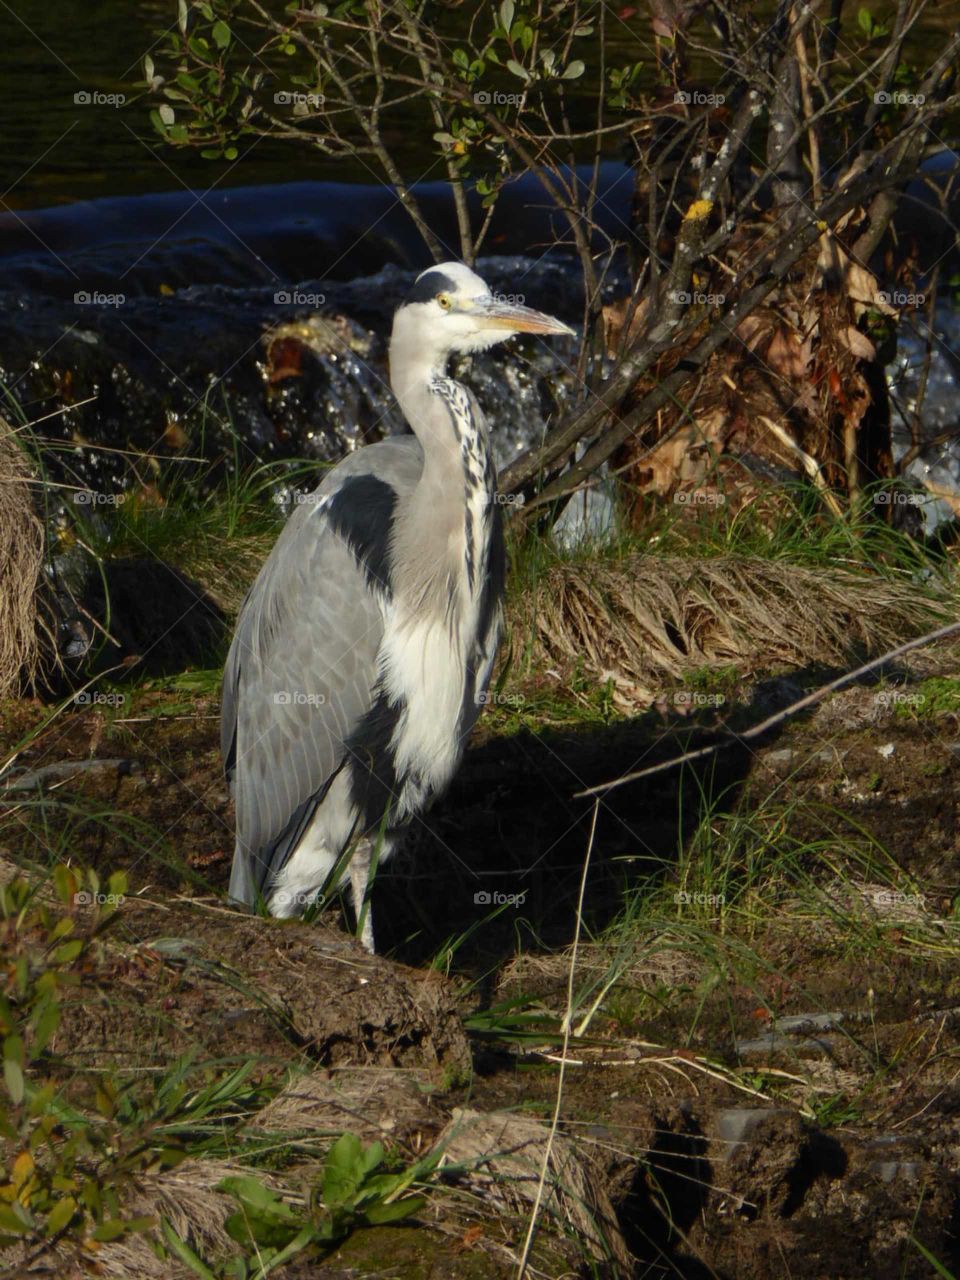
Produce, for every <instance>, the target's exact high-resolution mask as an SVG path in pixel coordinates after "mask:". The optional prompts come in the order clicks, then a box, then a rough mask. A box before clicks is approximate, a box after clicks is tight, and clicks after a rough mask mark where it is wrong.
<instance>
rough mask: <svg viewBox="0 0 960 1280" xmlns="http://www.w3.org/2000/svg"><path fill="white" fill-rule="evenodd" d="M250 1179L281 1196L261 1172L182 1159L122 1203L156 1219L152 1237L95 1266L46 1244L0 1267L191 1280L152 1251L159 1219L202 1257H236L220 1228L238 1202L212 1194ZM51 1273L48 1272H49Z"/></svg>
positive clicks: (63, 1275) (122, 1279) (70, 1279)
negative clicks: (226, 1183) (226, 1182)
mask: <svg viewBox="0 0 960 1280" xmlns="http://www.w3.org/2000/svg"><path fill="white" fill-rule="evenodd" d="M250 1173H253V1174H254V1176H255V1177H257V1178H258V1179H259V1180H260V1181H261V1182H263V1183H264V1184H265V1185H266V1186H268V1187H270V1188H271V1190H273V1191H277V1192H282V1191H283V1190H284V1184H283V1183H282V1182H281V1181H279V1179H278V1178H276V1177H275V1176H274V1175H273V1174H271V1173H268V1172H265V1171H264V1170H262V1169H257V1170H250V1169H247V1168H244V1167H243V1166H242V1165H239V1164H234V1163H231V1162H229V1161H226V1160H196V1159H187V1160H184V1161H183V1163H182V1164H179V1165H177V1166H176V1168H174V1169H170V1170H167V1171H166V1172H164V1173H148V1174H143V1175H141V1176H140V1177H139V1178H137V1179H136V1187H135V1190H134V1191H133V1192H132V1194H131V1195H130V1196H129V1198H127V1199H126V1200H125V1202H124V1206H123V1216H124V1217H126V1218H131V1217H141V1216H142V1217H148V1218H150V1217H156V1218H157V1220H158V1225H157V1227H156V1228H155V1229H153V1230H152V1231H148V1232H145V1233H137V1234H132V1235H129V1236H127V1237H121V1238H120V1239H118V1240H112V1241H110V1242H108V1243H106V1244H103V1245H101V1246H100V1247H99V1249H98V1250H97V1253H96V1258H95V1261H94V1260H92V1259H91V1261H90V1264H89V1266H87V1265H81V1264H80V1263H79V1262H78V1261H76V1255H75V1249H74V1247H73V1246H72V1245H70V1244H68V1243H58V1244H51V1247H50V1248H49V1249H48V1250H46V1251H44V1252H43V1253H42V1254H34V1255H33V1258H32V1262H28V1263H26V1265H22V1264H23V1263H24V1259H25V1256H28V1255H26V1253H25V1251H23V1250H22V1249H20V1248H19V1247H14V1248H12V1249H9V1250H5V1251H4V1252H3V1253H0V1262H3V1263H5V1264H6V1265H7V1266H10V1267H16V1266H22V1272H21V1273H22V1274H24V1275H32V1274H37V1275H45V1276H50V1275H55V1276H57V1277H58V1280H74V1277H76V1280H82V1278H83V1277H87V1276H90V1275H93V1274H96V1275H98V1276H101V1277H103V1278H104V1280H133V1277H136V1280H190V1278H191V1277H194V1280H195V1275H196V1273H195V1272H194V1271H192V1270H190V1269H189V1268H188V1267H186V1266H184V1265H183V1264H182V1263H179V1262H177V1261H175V1260H173V1259H166V1260H163V1261H161V1259H160V1258H158V1257H157V1255H156V1254H155V1253H154V1251H153V1248H152V1247H151V1243H150V1240H151V1237H154V1238H156V1239H157V1240H159V1239H160V1238H161V1237H160V1229H159V1218H160V1217H163V1218H166V1219H167V1221H168V1222H169V1223H170V1225H171V1226H172V1227H173V1229H174V1231H176V1233H177V1235H179V1236H180V1238H181V1240H186V1242H187V1243H188V1244H189V1245H190V1247H191V1248H192V1249H193V1250H194V1251H195V1252H196V1253H197V1254H198V1255H199V1256H200V1257H201V1258H210V1257H212V1256H214V1255H217V1254H222V1255H226V1256H231V1255H235V1254H236V1252H237V1246H236V1245H235V1244H234V1242H233V1241H232V1240H231V1239H230V1237H229V1236H228V1235H227V1232H226V1230H225V1228H224V1223H225V1222H226V1220H227V1218H228V1217H229V1216H230V1214H231V1213H234V1212H235V1211H236V1208H237V1202H236V1200H234V1199H233V1197H232V1196H229V1195H227V1193H226V1192H225V1191H217V1189H216V1188H217V1184H218V1183H219V1182H220V1181H221V1180H222V1179H223V1178H229V1177H238V1176H243V1175H249V1174H250ZM51 1268H53V1269H51Z"/></svg>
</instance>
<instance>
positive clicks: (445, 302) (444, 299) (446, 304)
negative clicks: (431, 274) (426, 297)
mask: <svg viewBox="0 0 960 1280" xmlns="http://www.w3.org/2000/svg"><path fill="white" fill-rule="evenodd" d="M437 302H438V303H439V304H440V307H441V309H442V310H443V311H449V310H450V308H451V307H452V306H453V303H452V302H451V301H450V295H449V293H438V294H437Z"/></svg>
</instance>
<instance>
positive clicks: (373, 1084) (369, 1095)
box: [249, 1067, 444, 1149]
mask: <svg viewBox="0 0 960 1280" xmlns="http://www.w3.org/2000/svg"><path fill="white" fill-rule="evenodd" d="M431 1087H432V1081H431V1078H430V1074H429V1072H427V1071H417V1070H404V1069H403V1068H399V1067H357V1068H354V1067H348V1068H346V1069H344V1070H341V1071H335V1072H329V1071H326V1070H319V1071H315V1072H313V1073H312V1074H311V1075H309V1076H303V1077H301V1078H299V1079H297V1080H292V1081H291V1082H290V1084H288V1085H287V1086H286V1087H285V1088H284V1089H282V1090H281V1091H280V1093H278V1094H277V1096H276V1097H275V1098H274V1099H273V1101H272V1102H270V1103H269V1104H268V1105H267V1106H266V1107H264V1108H263V1110H261V1111H258V1112H257V1114H256V1116H255V1117H254V1118H253V1119H252V1120H251V1121H250V1125H249V1128H251V1129H257V1130H263V1131H265V1132H274V1133H296V1132H300V1133H310V1134H317V1135H326V1136H327V1137H329V1138H330V1141H331V1145H332V1144H333V1142H334V1141H335V1139H337V1138H339V1136H340V1134H341V1133H343V1132H344V1131H345V1130H349V1131H350V1132H351V1133H354V1134H356V1135H357V1137H358V1138H359V1139H360V1140H361V1141H362V1142H364V1143H370V1142H383V1143H384V1144H391V1145H392V1144H403V1145H405V1146H411V1147H413V1148H417V1149H418V1148H419V1147H420V1146H421V1145H423V1135H424V1134H426V1135H428V1138H429V1140H431V1141H432V1139H433V1137H434V1136H435V1135H436V1134H437V1133H438V1132H439V1131H440V1129H441V1128H442V1127H443V1123H444V1116H443V1114H442V1113H441V1112H440V1111H439V1109H438V1108H437V1106H436V1104H435V1103H433V1102H432V1101H431V1099H430V1090H431Z"/></svg>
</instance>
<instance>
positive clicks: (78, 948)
mask: <svg viewBox="0 0 960 1280" xmlns="http://www.w3.org/2000/svg"><path fill="white" fill-rule="evenodd" d="M167 109H168V110H169V108H167ZM160 114H161V115H163V107H161V108H160ZM86 945H87V944H86V942H85V941H84V939H83V938H74V939H73V940H72V941H70V942H65V943H64V944H63V946H62V947H57V949H56V951H55V952H54V953H53V959H54V963H55V964H73V962H74V960H76V958H77V956H79V955H80V953H81V952H82V951H83V949H84V947H85V946H86Z"/></svg>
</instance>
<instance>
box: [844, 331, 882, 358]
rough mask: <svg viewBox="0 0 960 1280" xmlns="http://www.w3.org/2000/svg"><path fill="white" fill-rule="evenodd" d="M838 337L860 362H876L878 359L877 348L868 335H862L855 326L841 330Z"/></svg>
mask: <svg viewBox="0 0 960 1280" xmlns="http://www.w3.org/2000/svg"><path fill="white" fill-rule="evenodd" d="M837 337H838V338H839V339H840V341H841V343H842V344H843V345H844V346H845V347H846V348H847V350H848V351H850V352H852V353H853V355H855V356H856V357H857V359H858V360H874V359H875V358H876V355H877V349H876V347H875V346H874V345H873V343H872V342H871V341H870V339H869V338H868V337H867V336H866V334H864V333H861V332H860V330H859V329H857V328H856V327H855V326H854V325H852V324H848V325H846V326H845V327H844V328H843V329H840V330H839V331H838V333H837Z"/></svg>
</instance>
